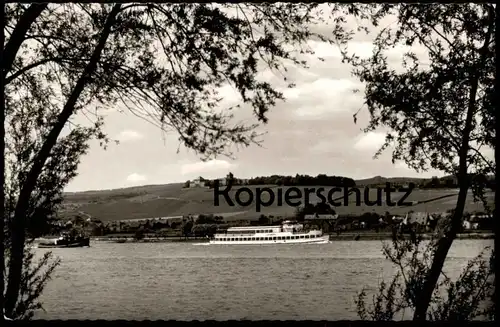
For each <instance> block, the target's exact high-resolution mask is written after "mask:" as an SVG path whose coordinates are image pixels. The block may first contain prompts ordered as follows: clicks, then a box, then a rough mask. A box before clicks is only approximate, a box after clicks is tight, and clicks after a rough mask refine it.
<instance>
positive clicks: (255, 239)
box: [215, 235, 319, 241]
mask: <svg viewBox="0 0 500 327" xmlns="http://www.w3.org/2000/svg"><path fill="white" fill-rule="evenodd" d="M316 237H319V235H293V236H269V237H237V238H234V237H216V238H215V240H216V241H281V240H298V239H301V238H316Z"/></svg>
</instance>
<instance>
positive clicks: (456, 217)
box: [413, 6, 495, 321]
mask: <svg viewBox="0 0 500 327" xmlns="http://www.w3.org/2000/svg"><path fill="white" fill-rule="evenodd" d="M489 8H490V12H489V21H490V23H489V27H488V32H487V34H486V37H485V40H484V44H483V47H482V48H481V50H480V55H481V57H480V58H479V63H478V67H477V69H476V70H475V74H473V76H472V78H471V90H470V96H469V105H468V108H467V116H466V118H465V126H464V133H463V136H462V144H461V147H460V153H459V168H458V169H459V172H458V174H457V178H458V184H459V186H460V191H459V193H458V199H457V205H456V207H455V212H454V213H453V217H452V220H451V222H450V224H451V226H450V229H449V230H448V231H447V232H445V234H444V235H443V237H441V239H439V240H438V241H437V244H436V249H435V251H434V257H433V260H432V265H431V268H430V270H429V272H428V273H427V276H426V279H425V281H424V285H423V287H422V291H421V293H420V294H419V296H418V299H417V305H416V307H415V314H414V316H413V320H416V321H424V320H426V319H427V310H428V308H429V305H430V302H431V299H432V293H433V292H434V289H435V288H436V284H437V282H438V280H439V276H440V275H441V272H442V269H443V265H444V262H445V260H446V257H447V255H448V251H449V250H450V247H451V245H452V244H453V240H454V239H455V237H456V236H457V233H458V232H459V231H460V228H461V226H462V216H463V213H464V209H465V201H466V199H467V191H468V190H469V183H470V181H469V176H468V173H467V165H468V162H467V155H468V153H469V149H470V148H469V142H470V133H471V130H472V119H473V117H474V114H475V112H476V94H477V89H478V84H479V74H480V71H481V70H482V69H483V66H484V61H485V59H486V54H487V52H488V45H489V43H490V39H491V34H492V31H493V25H494V23H495V13H494V10H495V9H493V8H492V7H491V6H490V7H489Z"/></svg>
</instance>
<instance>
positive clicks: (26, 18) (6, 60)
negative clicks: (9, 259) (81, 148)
mask: <svg viewBox="0 0 500 327" xmlns="http://www.w3.org/2000/svg"><path fill="white" fill-rule="evenodd" d="M47 5H48V4H47V3H39V4H32V5H30V6H29V8H28V9H26V11H25V12H24V13H23V15H22V16H21V18H20V19H19V21H18V22H17V24H16V27H15V28H14V31H13V32H12V34H11V35H10V38H9V42H8V43H7V44H6V45H5V47H4V49H3V52H2V76H1V78H2V86H5V77H6V76H7V73H8V72H10V71H11V70H12V64H13V63H14V59H15V58H16V55H17V52H18V51H19V48H20V47H21V44H22V43H23V41H24V36H25V35H26V33H27V32H28V30H29V28H30V27H31V24H33V22H34V21H35V20H36V19H37V18H38V16H40V14H41V13H42V11H43V10H44V9H45V8H47ZM4 20H5V5H4V6H2V21H4ZM2 33H3V34H2V41H1V43H2V45H4V44H5V31H3V32H2ZM0 101H1V103H2V104H3V103H4V102H5V97H4V92H3V88H2V95H1V98H0ZM0 120H1V121H2V127H1V131H0V138H1V141H0V148H1V151H2V159H1V164H0V171H2V176H1V179H0V188H1V189H0V193H1V194H2V199H1V200H0V201H1V203H0V206H1V210H0V212H2V219H1V223H0V230H1V233H2V234H1V237H0V252H1V259H0V261H1V263H0V271H2V280H1V281H0V283H1V284H0V311H1V312H2V315H3V314H4V312H5V311H4V304H5V301H4V294H5V293H4V291H5V278H4V273H5V257H4V256H5V233H4V231H5V218H6V217H5V214H4V213H5V194H4V191H5V190H4V183H5V173H4V172H5V110H2V113H1V119H0ZM2 318H3V316H2Z"/></svg>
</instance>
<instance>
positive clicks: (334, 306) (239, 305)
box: [35, 240, 493, 320]
mask: <svg viewBox="0 0 500 327" xmlns="http://www.w3.org/2000/svg"><path fill="white" fill-rule="evenodd" d="M381 246H382V242H381V241H357V242H356V241H335V242H331V243H329V244H311V245H298V244H296V245H267V246H264V245H263V246H255V245H254V246H245V245H238V246H234V245H233V246H223V245H206V244H203V245H200V244H189V243H124V244H117V243H105V242H94V243H92V244H91V247H90V248H73V249H52V252H53V253H54V255H56V256H57V257H59V258H61V260H62V262H61V265H60V266H59V267H58V268H57V269H56V272H55V273H54V277H53V279H52V280H51V281H50V282H49V283H48V285H47V286H46V289H45V291H44V293H43V295H42V302H43V306H44V308H45V310H46V312H43V311H40V312H38V313H37V315H36V318H39V319H127V320H143V319H151V320H155V319H165V320H166V319H176V320H209V319H214V320H228V319H237V320H239V319H250V320H261V319H277V320H297V319H302V320H303V319H307V320H322V319H325V320H338V319H358V317H357V315H356V307H355V304H354V298H355V296H356V294H357V293H358V292H359V291H360V290H361V289H362V288H363V287H364V286H365V287H368V288H369V292H370V290H371V291H372V292H374V290H375V288H376V287H377V285H378V283H379V282H380V281H381V280H382V279H386V280H388V278H390V277H391V275H392V272H393V271H394V270H393V268H392V267H391V265H390V264H389V263H388V262H387V260H386V259H385V258H384V257H383V255H382V252H381ZM485 246H493V240H457V241H455V243H454V245H453V247H452V249H451V250H450V253H449V259H448V261H447V263H446V267H445V271H446V272H447V273H448V274H449V275H450V277H452V276H457V275H458V274H459V272H460V270H461V269H462V268H463V267H464V266H465V264H466V262H467V260H468V259H470V258H473V257H475V256H476V255H477V254H479V252H480V251H481V250H483V249H484V247H485ZM35 251H36V252H37V255H42V254H43V253H44V252H46V251H47V249H36V250H35ZM370 299H371V296H370Z"/></svg>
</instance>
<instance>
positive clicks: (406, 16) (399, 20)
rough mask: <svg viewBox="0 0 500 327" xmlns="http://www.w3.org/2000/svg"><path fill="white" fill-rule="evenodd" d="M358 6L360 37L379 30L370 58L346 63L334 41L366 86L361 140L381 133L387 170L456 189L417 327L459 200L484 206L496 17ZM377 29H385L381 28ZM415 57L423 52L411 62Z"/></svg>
mask: <svg viewBox="0 0 500 327" xmlns="http://www.w3.org/2000/svg"><path fill="white" fill-rule="evenodd" d="M360 6H361V7H362V8H363V9H366V10H358V11H357V12H354V14H355V15H356V16H358V17H359V18H360V19H361V20H362V21H363V23H362V24H364V25H365V28H366V30H368V29H369V28H368V27H366V25H370V27H371V28H373V27H377V28H379V30H380V31H379V32H378V33H377V35H376V37H375V40H374V41H373V51H372V54H371V55H370V56H368V58H361V57H360V56H359V55H356V54H349V52H348V51H349V50H348V41H349V40H351V39H352V34H349V33H343V34H342V32H343V31H340V32H339V33H337V34H338V35H339V37H338V39H339V44H340V45H341V48H342V50H341V51H342V54H343V59H344V60H345V61H346V62H347V63H349V64H350V65H351V66H352V68H353V74H354V76H356V77H357V78H358V79H359V81H360V82H362V83H364V84H365V88H364V100H365V108H366V109H368V110H367V111H368V113H369V123H368V126H367V127H366V128H365V131H366V132H368V131H374V130H376V129H383V130H384V131H385V132H386V139H385V143H384V144H383V146H382V147H381V148H380V149H379V151H378V152H377V153H376V154H375V157H377V156H378V155H380V154H381V153H382V152H383V151H384V150H389V149H390V150H392V158H393V161H394V162H395V161H403V162H404V163H405V164H406V165H408V167H410V168H412V169H415V170H416V171H426V170H428V169H429V168H433V169H437V170H440V171H442V172H444V173H446V174H450V175H454V176H456V177H457V180H458V186H459V194H458V199H457V203H456V207H455V210H454V215H453V217H452V218H451V219H450V220H449V225H448V228H447V229H446V231H445V232H444V233H443V235H442V237H440V238H436V239H435V241H434V243H435V245H436V248H435V251H433V253H432V262H431V263H430V266H429V270H427V271H425V274H426V276H425V278H424V279H423V286H422V288H421V289H420V291H419V294H418V297H417V298H418V301H417V304H416V307H415V315H414V319H415V320H421V321H422V320H425V319H426V317H427V311H428V307H429V305H430V304H431V298H432V295H433V292H434V289H435V288H436V286H437V284H438V279H439V276H440V275H441V271H442V269H443V265H444V262H445V260H446V256H447V254H448V251H449V249H450V247H451V245H452V243H453V240H454V239H455V237H456V235H457V233H458V232H459V230H460V228H461V224H462V217H463V213H464V208H465V203H466V199H467V193H468V191H469V190H471V189H472V191H473V193H474V196H475V197H476V198H477V199H480V200H482V201H483V203H485V202H486V199H485V197H484V188H485V186H486V176H488V175H490V174H493V173H494V172H495V169H496V164H495V162H494V161H493V160H492V159H490V158H488V157H487V156H485V155H483V153H482V152H481V149H484V148H485V147H489V148H490V150H491V149H494V148H495V142H494V139H495V135H496V131H495V127H494V126H495V124H494V122H495V120H496V106H495V105H494V97H495V95H494V94H495V82H494V81H495V74H496V52H495V37H494V36H495V30H496V19H495V18H496V17H495V15H496V14H495V7H494V5H493V4H488V3H482V4H471V3H467V4H458V3H457V4H382V5H378V4H377V5H360ZM383 19H389V20H392V21H393V22H392V23H391V24H389V25H387V26H384V25H385V24H384V25H381V22H382V21H383ZM394 19H395V21H394ZM417 47H418V49H419V50H422V51H421V53H419V54H418V55H417V53H416V50H417ZM391 50H392V51H398V52H399V51H401V50H403V51H404V54H403V55H402V58H401V62H397V63H394V62H390V61H389V59H388V55H387V52H388V51H391ZM356 118H357V116H356V114H355V115H354V120H355V121H356ZM487 206H488V205H487V203H485V207H487Z"/></svg>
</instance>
